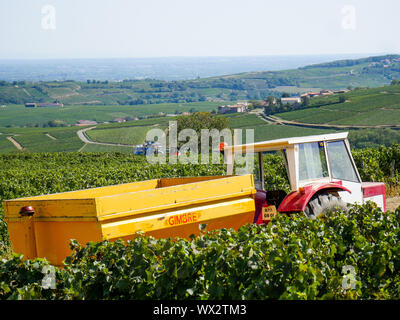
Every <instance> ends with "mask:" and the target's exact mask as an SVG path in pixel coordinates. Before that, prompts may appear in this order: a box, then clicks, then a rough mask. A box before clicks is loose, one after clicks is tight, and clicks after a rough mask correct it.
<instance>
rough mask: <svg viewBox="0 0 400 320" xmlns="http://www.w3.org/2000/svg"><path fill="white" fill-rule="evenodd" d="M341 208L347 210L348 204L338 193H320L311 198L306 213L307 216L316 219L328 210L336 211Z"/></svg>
mask: <svg viewBox="0 0 400 320" xmlns="http://www.w3.org/2000/svg"><path fill="white" fill-rule="evenodd" d="M339 210H344V211H347V205H346V203H345V202H344V201H343V200H342V199H341V198H340V196H339V195H338V194H334V193H320V194H317V195H315V196H314V197H312V198H311V200H310V201H309V202H308V204H307V207H306V209H305V210H304V213H305V214H306V215H307V217H309V218H311V219H315V218H316V217H318V216H319V215H321V214H325V213H326V212H327V211H332V212H335V211H339Z"/></svg>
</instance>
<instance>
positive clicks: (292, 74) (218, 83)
mask: <svg viewBox="0 0 400 320" xmlns="http://www.w3.org/2000/svg"><path fill="white" fill-rule="evenodd" d="M392 79H400V55H386V56H377V57H370V58H362V59H354V60H339V61H333V62H327V63H323V64H316V65H310V66H306V67H302V68H298V69H291V70H283V71H270V72H247V73H241V74H234V75H227V76H218V77H211V78H202V79H196V80H184V81H161V80H151V79H145V80H124V81H120V82H110V81H107V80H105V81H98V80H97V81H96V80H87V81H84V82H83V81H72V80H71V81H46V82H26V81H13V82H7V81H0V104H23V103H26V102H53V101H60V102H62V103H63V104H65V105H143V104H155V103H186V102H203V101H227V100H230V101H232V100H242V99H247V100H249V99H256V100H257V99H265V98H266V97H267V96H268V95H275V96H280V94H281V93H282V92H290V93H302V92H306V91H309V90H318V89H341V88H347V87H348V86H352V87H377V86H382V85H385V84H388V83H390V81H391V80H392Z"/></svg>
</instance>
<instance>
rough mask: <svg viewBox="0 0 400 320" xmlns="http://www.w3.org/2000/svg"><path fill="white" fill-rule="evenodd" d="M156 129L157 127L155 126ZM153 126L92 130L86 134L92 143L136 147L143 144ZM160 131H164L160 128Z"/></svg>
mask: <svg viewBox="0 0 400 320" xmlns="http://www.w3.org/2000/svg"><path fill="white" fill-rule="evenodd" d="M156 127H157V128H158V127H159V126H156ZM152 128H155V126H132V127H123V128H107V129H94V130H90V131H87V132H86V134H87V135H88V136H89V138H90V139H91V140H93V141H98V142H110V143H116V144H126V145H138V144H141V143H143V141H144V140H145V138H146V133H147V131H149V130H150V129H152ZM161 129H165V127H162V128H161Z"/></svg>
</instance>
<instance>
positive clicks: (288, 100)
mask: <svg viewBox="0 0 400 320" xmlns="http://www.w3.org/2000/svg"><path fill="white" fill-rule="evenodd" d="M281 103H282V104H283V105H285V104H296V103H298V104H299V103H301V98H300V97H290V98H281Z"/></svg>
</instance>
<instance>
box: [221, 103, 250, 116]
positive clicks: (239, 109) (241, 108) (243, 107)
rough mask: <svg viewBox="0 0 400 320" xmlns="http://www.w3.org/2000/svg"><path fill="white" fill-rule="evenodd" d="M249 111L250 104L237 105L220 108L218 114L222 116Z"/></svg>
mask: <svg viewBox="0 0 400 320" xmlns="http://www.w3.org/2000/svg"><path fill="white" fill-rule="evenodd" d="M247 110H248V104H235V105H225V106H219V107H218V113H220V114H226V113H240V112H247Z"/></svg>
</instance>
